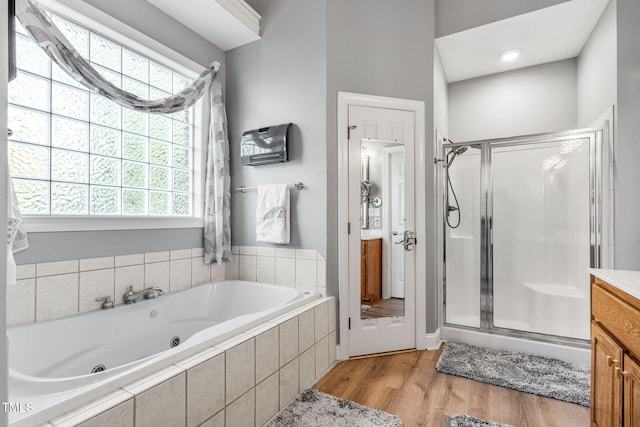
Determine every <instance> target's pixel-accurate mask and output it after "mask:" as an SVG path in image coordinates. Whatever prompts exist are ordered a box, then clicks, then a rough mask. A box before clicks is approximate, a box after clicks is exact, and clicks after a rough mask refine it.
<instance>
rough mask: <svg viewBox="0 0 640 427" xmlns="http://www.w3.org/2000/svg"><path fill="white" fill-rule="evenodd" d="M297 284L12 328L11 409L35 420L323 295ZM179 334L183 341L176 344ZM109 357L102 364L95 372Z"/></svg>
mask: <svg viewBox="0 0 640 427" xmlns="http://www.w3.org/2000/svg"><path fill="white" fill-rule="evenodd" d="M319 297H320V295H319V294H312V293H301V292H299V291H297V290H295V289H293V288H287V287H282V286H273V285H266V284H261V283H253V282H244V281H224V282H217V283H210V284H206V285H201V286H198V287H196V288H192V289H188V290H185V291H182V292H177V293H174V294H170V295H167V294H165V295H163V296H161V297H159V298H156V299H152V300H144V299H141V300H139V302H138V303H136V304H131V305H119V306H116V308H115V309H111V310H97V311H92V312H88V313H84V314H80V315H77V316H72V317H67V318H63V319H58V320H52V321H49V322H42V323H35V324H30V325H24V326H18V327H14V328H10V329H8V330H7V336H8V338H9V398H10V401H11V402H22V403H26V402H29V403H31V404H32V406H33V412H30V413H11V414H10V422H12V423H15V425H34V424H35V423H39V422H44V421H47V420H49V419H51V418H52V417H53V416H56V415H59V414H61V413H63V412H65V411H67V410H70V409H72V408H74V407H77V406H79V405H80V404H82V403H85V402H88V401H90V400H92V399H95V398H97V397H99V396H102V395H104V394H106V393H108V392H110V391H113V390H115V389H117V388H118V387H121V386H123V385H126V384H128V383H131V382H133V381H135V380H137V379H140V378H142V377H144V376H146V375H149V374H151V373H154V372H157V371H158V370H160V369H162V368H164V367H166V366H169V365H171V364H172V363H175V362H178V361H180V360H182V359H185V358H187V357H188V356H191V355H193V354H195V353H197V352H199V351H201V350H204V349H206V348H207V347H211V346H215V345H216V344H218V343H221V342H223V341H225V340H227V339H229V338H232V337H234V336H236V335H238V334H240V333H242V332H245V331H248V330H250V329H252V328H254V327H256V326H258V325H261V324H263V323H265V322H267V321H268V320H270V319H274V318H276V317H278V316H279V315H281V314H284V313H286V312H289V311H291V310H293V309H295V308H297V307H300V306H302V305H304V304H307V303H309V302H310V301H311V300H313V299H316V298H319ZM175 337H179V339H180V344H179V345H177V346H175V347H173V348H172V347H171V343H172V340H173V342H174V343H175ZM98 365H103V366H104V367H105V370H104V371H102V372H97V373H91V371H92V369H93V368H94V367H96V366H98Z"/></svg>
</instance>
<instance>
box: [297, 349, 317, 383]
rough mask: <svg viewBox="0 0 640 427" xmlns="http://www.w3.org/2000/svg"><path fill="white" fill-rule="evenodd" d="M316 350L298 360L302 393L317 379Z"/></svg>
mask: <svg viewBox="0 0 640 427" xmlns="http://www.w3.org/2000/svg"><path fill="white" fill-rule="evenodd" d="M315 354H316V352H315V348H313V347H312V348H310V349H309V350H307V351H305V352H304V353H302V354H301V355H300V357H299V358H298V361H299V364H300V373H299V382H300V391H303V390H306V389H307V388H308V387H309V386H310V385H311V383H313V380H315V378H316V356H315Z"/></svg>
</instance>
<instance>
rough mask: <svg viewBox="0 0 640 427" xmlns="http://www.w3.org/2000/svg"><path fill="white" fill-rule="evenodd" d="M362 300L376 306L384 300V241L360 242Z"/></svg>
mask: <svg viewBox="0 0 640 427" xmlns="http://www.w3.org/2000/svg"><path fill="white" fill-rule="evenodd" d="M360 257H361V258H360V299H361V300H362V303H364V304H375V303H377V302H378V301H380V300H381V299H382V239H371V240H361V241H360Z"/></svg>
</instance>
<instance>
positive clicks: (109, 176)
mask: <svg viewBox="0 0 640 427" xmlns="http://www.w3.org/2000/svg"><path fill="white" fill-rule="evenodd" d="M91 184H101V185H120V159H113V158H111V157H101V156H91Z"/></svg>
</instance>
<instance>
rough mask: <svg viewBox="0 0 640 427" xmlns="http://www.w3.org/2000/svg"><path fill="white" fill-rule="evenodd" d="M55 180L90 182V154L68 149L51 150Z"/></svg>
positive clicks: (53, 178) (52, 176)
mask: <svg viewBox="0 0 640 427" xmlns="http://www.w3.org/2000/svg"><path fill="white" fill-rule="evenodd" d="M51 157H52V158H51V179H52V180H53V181H66V182H80V183H87V182H89V155H88V154H85V153H78V152H75V151H66V150H56V149H53V150H51Z"/></svg>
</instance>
